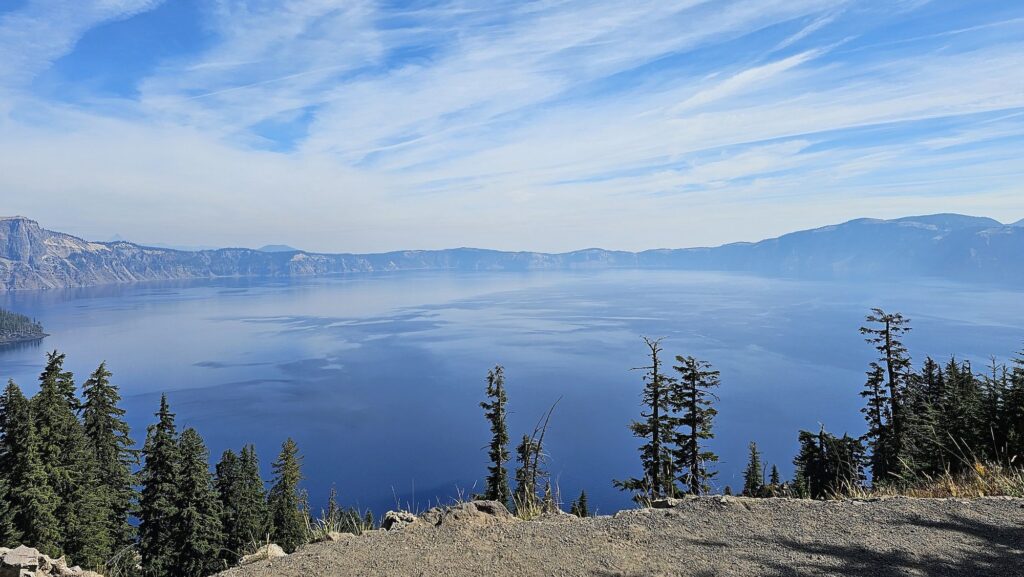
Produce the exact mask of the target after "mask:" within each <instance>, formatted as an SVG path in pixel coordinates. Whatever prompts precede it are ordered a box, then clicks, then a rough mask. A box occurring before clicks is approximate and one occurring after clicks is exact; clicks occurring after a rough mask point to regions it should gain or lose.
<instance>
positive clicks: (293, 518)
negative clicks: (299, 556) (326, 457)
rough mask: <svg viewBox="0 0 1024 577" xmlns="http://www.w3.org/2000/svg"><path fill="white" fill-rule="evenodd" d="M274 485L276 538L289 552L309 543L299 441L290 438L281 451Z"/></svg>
mask: <svg viewBox="0 0 1024 577" xmlns="http://www.w3.org/2000/svg"><path fill="white" fill-rule="evenodd" d="M272 467H273V471H274V485H273V487H271V489H270V496H269V499H268V501H269V502H268V505H269V509H270V515H271V519H272V525H273V528H274V529H273V534H272V536H273V540H274V542H275V543H277V544H278V545H280V546H281V548H282V549H284V550H285V552H287V553H291V552H293V551H295V549H296V548H298V546H299V545H302V544H303V543H305V542H306V521H305V518H304V515H305V513H304V512H303V511H302V497H301V496H300V494H299V482H300V481H302V457H301V456H299V448H298V446H297V445H296V444H295V441H293V440H292V439H288V440H287V441H285V442H284V445H282V447H281V454H280V455H278V457H277V460H276V461H274V464H273V465H272Z"/></svg>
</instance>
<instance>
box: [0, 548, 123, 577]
mask: <svg viewBox="0 0 1024 577" xmlns="http://www.w3.org/2000/svg"><path fill="white" fill-rule="evenodd" d="M0 577H103V576H102V575H100V574H99V573H96V572H94V571H86V570H84V569H82V568H81V567H78V566H74V567H68V564H67V561H66V560H65V559H64V558H63V557H58V558H57V559H53V558H51V557H49V556H48V555H43V554H42V553H40V552H39V551H38V550H37V549H33V548H31V547H26V546H24V545H19V546H18V547H15V548H14V549H8V548H6V547H0Z"/></svg>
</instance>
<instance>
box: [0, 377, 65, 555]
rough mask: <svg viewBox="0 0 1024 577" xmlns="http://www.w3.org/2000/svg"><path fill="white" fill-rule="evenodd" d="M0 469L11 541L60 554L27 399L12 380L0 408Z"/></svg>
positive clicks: (54, 503)
mask: <svg viewBox="0 0 1024 577" xmlns="http://www.w3.org/2000/svg"><path fill="white" fill-rule="evenodd" d="M0 432H2V433H3V437H2V439H0V441H2V445H0V468H2V470H3V474H4V480H5V482H6V485H7V487H6V488H7V501H8V502H9V503H10V511H9V515H10V517H9V518H10V525H11V535H10V538H11V541H10V542H9V543H11V544H13V543H15V542H17V543H23V544H26V545H28V546H31V547H35V548H37V549H39V550H40V551H42V552H43V553H46V554H48V555H52V556H57V555H58V554H59V546H58V542H59V540H60V533H59V531H60V528H59V525H58V522H57V517H56V509H57V502H58V499H57V495H56V494H55V493H54V492H53V488H52V487H51V486H50V484H49V482H48V480H47V478H46V471H45V469H44V467H43V462H42V459H41V458H40V455H39V440H38V437H37V433H36V427H35V422H34V419H33V418H32V409H31V405H30V403H29V400H28V399H26V398H25V395H24V394H22V392H21V389H20V388H19V387H18V385H16V384H14V381H8V383H7V388H6V389H5V390H4V396H3V399H2V406H0Z"/></svg>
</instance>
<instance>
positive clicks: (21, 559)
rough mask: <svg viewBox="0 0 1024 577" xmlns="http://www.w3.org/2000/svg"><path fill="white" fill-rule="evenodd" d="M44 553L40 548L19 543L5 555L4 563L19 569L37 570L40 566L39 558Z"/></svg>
mask: <svg viewBox="0 0 1024 577" xmlns="http://www.w3.org/2000/svg"><path fill="white" fill-rule="evenodd" d="M40 557H42V553H40V552H39V550H38V549H33V548H31V547H26V546H24V545H19V546H18V547H16V548H15V549H12V550H11V551H8V552H7V553H6V554H5V555H4V559H3V561H4V565H6V566H8V567H16V568H18V569H29V570H31V571H35V570H36V569H38V568H39V558H40Z"/></svg>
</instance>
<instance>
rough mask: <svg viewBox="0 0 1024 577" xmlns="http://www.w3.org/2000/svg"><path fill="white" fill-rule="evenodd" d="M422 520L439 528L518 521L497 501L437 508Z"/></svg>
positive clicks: (421, 518)
mask: <svg viewBox="0 0 1024 577" xmlns="http://www.w3.org/2000/svg"><path fill="white" fill-rule="evenodd" d="M420 520H422V521H424V522H425V523H428V524H430V525H434V526H438V527H439V526H441V525H450V524H459V525H467V526H478V525H489V524H492V523H497V522H510V521H512V522H514V521H518V519H516V518H515V517H514V516H513V515H512V514H511V513H509V512H508V509H506V508H505V506H504V505H502V504H501V503H499V502H497V501H472V502H469V503H460V504H458V505H455V506H453V507H443V508H441V507H437V508H434V509H431V510H429V511H427V512H426V513H424V514H423V515H421V516H420Z"/></svg>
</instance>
